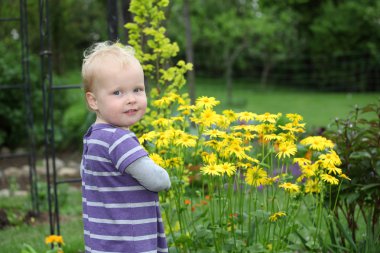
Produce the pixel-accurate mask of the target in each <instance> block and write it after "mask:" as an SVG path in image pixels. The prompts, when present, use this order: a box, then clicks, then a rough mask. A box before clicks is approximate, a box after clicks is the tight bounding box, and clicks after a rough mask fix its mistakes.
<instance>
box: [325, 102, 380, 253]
mask: <svg viewBox="0 0 380 253" xmlns="http://www.w3.org/2000/svg"><path fill="white" fill-rule="evenodd" d="M379 130H380V101H379V102H378V103H377V104H375V103H373V104H368V105H366V106H364V107H362V108H359V107H357V106H356V107H355V109H354V110H353V111H352V112H351V113H350V114H349V115H348V117H347V118H346V119H337V120H336V121H335V124H334V125H332V126H331V127H330V128H329V131H328V132H327V133H326V135H327V136H328V137H329V138H330V139H332V140H333V141H334V142H335V143H336V144H337V152H338V154H339V156H340V157H341V160H342V166H341V168H342V169H343V170H344V171H345V172H346V173H347V175H348V177H349V178H351V181H344V182H343V183H342V185H341V191H340V194H339V199H338V202H337V203H336V209H335V210H334V211H335V216H336V217H337V219H336V222H337V223H338V224H337V225H338V229H339V228H340V229H339V231H340V233H339V235H340V237H341V240H342V241H343V243H345V244H348V243H349V242H350V241H351V244H352V245H351V246H352V247H353V248H354V249H355V248H356V250H357V251H358V252H368V250H371V248H372V250H375V248H376V247H375V246H376V245H375V244H377V247H378V246H379V245H378V244H379V243H378V241H379V239H380V229H379V227H378V225H379V213H380V131H379ZM333 195H337V192H335V193H334V194H333ZM332 197H333V198H335V196H332ZM341 215H343V216H344V218H345V220H346V222H347V227H348V229H347V230H348V231H349V232H350V233H349V237H348V236H347V234H346V232H345V230H346V228H345V227H343V225H342V224H341V223H340V222H339V217H341ZM361 219H362V220H364V224H365V226H366V227H365V228H363V227H360V225H359V224H360V223H361V222H360V220H361ZM362 224H363V223H362ZM359 231H361V232H363V233H364V235H361V234H360V233H359ZM373 252H375V251H373Z"/></svg>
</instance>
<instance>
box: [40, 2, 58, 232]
mask: <svg viewBox="0 0 380 253" xmlns="http://www.w3.org/2000/svg"><path fill="white" fill-rule="evenodd" d="M39 14H40V52H41V53H40V58H41V82H42V85H41V88H42V104H43V105H42V108H43V117H44V132H45V136H44V137H45V138H44V146H45V162H46V182H47V196H48V207H49V224H50V234H52V235H53V234H55V226H54V221H53V210H52V192H51V178H50V163H49V161H50V148H51V146H50V145H51V134H50V128H49V125H48V123H49V119H48V117H49V115H50V114H49V113H48V109H49V108H48V105H47V96H48V95H49V94H47V87H46V82H47V81H50V77H49V76H51V73H49V70H50V68H49V62H50V61H51V59H50V56H51V54H47V53H46V52H47V47H48V46H49V44H48V45H46V43H48V41H49V39H50V38H49V28H48V26H49V22H48V10H47V0H40V1H39ZM46 79H48V80H46Z"/></svg>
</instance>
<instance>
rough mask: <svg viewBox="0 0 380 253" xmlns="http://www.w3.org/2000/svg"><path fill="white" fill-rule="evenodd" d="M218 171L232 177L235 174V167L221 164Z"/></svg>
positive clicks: (229, 164)
mask: <svg viewBox="0 0 380 253" xmlns="http://www.w3.org/2000/svg"><path fill="white" fill-rule="evenodd" d="M220 169H221V171H222V172H223V173H226V174H227V176H229V177H230V176H232V175H233V174H234V173H235V172H236V167H235V166H234V165H233V164H232V163H223V164H221V165H220Z"/></svg>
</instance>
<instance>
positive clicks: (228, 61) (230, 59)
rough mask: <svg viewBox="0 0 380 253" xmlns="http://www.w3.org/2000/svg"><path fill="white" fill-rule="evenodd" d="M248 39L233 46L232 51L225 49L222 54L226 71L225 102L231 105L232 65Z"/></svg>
mask: <svg viewBox="0 0 380 253" xmlns="http://www.w3.org/2000/svg"><path fill="white" fill-rule="evenodd" d="M247 45H248V41H246V40H244V41H243V42H242V43H241V44H240V45H238V46H237V47H235V48H234V49H235V50H233V51H232V53H230V52H229V50H228V49H227V52H225V55H224V62H225V71H226V75H225V78H226V89H227V103H228V104H229V105H232V98H233V94H232V91H233V82H232V78H233V67H234V65H235V62H236V59H237V58H238V57H239V55H240V53H241V52H242V51H243V50H244V49H245V48H246V47H247Z"/></svg>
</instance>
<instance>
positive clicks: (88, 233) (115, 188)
mask: <svg viewBox="0 0 380 253" xmlns="http://www.w3.org/2000/svg"><path fill="white" fill-rule="evenodd" d="M83 142H84V150H83V158H82V166H81V167H82V168H81V175H82V203H83V223H84V238H85V249H86V253H89V252H92V253H105V252H108V253H111V252H112V253H116V252H117V253H143V252H144V253H148V252H149V253H150V252H152V253H153V252H168V249H167V244H166V237H165V231H164V226H163V223H162V219H161V212H160V207H159V202H158V194H157V192H152V191H148V190H147V189H145V188H144V187H143V186H142V185H141V184H140V183H139V182H138V181H137V180H135V179H134V178H133V177H132V176H131V175H129V174H127V173H125V172H124V171H125V169H126V168H127V167H128V165H130V164H131V163H133V162H134V161H136V160H137V159H138V158H141V157H144V156H147V155H148V154H147V152H146V151H145V150H144V149H143V147H142V146H141V145H140V143H139V142H138V140H137V138H136V136H135V135H134V133H133V132H131V131H129V130H124V129H121V128H116V127H114V126H112V125H108V124H95V125H92V126H91V127H90V129H89V130H88V131H87V133H86V134H85V136H84V139H83Z"/></svg>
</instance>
